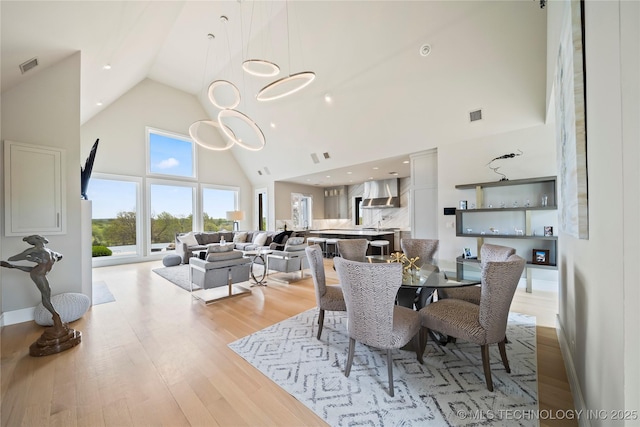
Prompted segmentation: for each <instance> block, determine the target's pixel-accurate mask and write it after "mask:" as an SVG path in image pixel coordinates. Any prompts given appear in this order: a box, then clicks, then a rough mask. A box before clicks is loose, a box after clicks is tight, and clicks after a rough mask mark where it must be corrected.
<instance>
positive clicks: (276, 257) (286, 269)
mask: <svg viewBox="0 0 640 427" xmlns="http://www.w3.org/2000/svg"><path fill="white" fill-rule="evenodd" d="M306 248H307V244H306V243H305V241H304V237H302V236H296V237H289V238H288V239H287V242H286V243H285V245H284V249H283V250H281V251H273V252H272V253H270V254H269V255H267V258H268V261H267V266H268V267H269V271H272V270H273V271H277V272H281V273H298V272H299V273H300V277H299V278H294V279H291V280H282V281H284V282H285V283H289V282H293V281H296V280H300V279H303V278H304V271H303V270H304V269H305V268H307V267H308V266H307V257H306V256H305V252H304V251H305V249H306ZM272 278H273V277H272ZM273 279H275V278H273ZM275 280H280V279H275Z"/></svg>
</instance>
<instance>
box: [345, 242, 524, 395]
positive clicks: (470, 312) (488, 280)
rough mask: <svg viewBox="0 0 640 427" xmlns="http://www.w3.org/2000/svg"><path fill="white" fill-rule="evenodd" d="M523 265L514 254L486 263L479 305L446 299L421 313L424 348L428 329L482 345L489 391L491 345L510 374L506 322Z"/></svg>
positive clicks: (490, 386)
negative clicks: (495, 348) (495, 345)
mask: <svg viewBox="0 0 640 427" xmlns="http://www.w3.org/2000/svg"><path fill="white" fill-rule="evenodd" d="M524 264H525V260H524V259H523V258H521V257H519V256H518V255H511V256H510V257H509V259H508V260H507V261H489V262H487V263H485V264H483V266H482V279H481V280H482V283H481V285H480V286H481V287H482V293H481V298H480V304H479V305H478V304H473V303H470V302H468V301H463V300H459V299H454V298H447V299H443V300H439V301H436V302H434V303H431V304H428V305H427V306H425V307H423V308H422V309H420V312H419V313H420V316H421V317H422V326H423V331H422V332H423V333H422V334H421V336H422V345H423V346H424V345H426V341H427V337H428V335H429V334H428V332H429V330H433V331H438V332H441V333H444V334H447V335H449V336H453V337H456V338H458V339H462V340H465V341H469V342H472V343H475V344H478V345H480V347H481V353H482V365H483V368H484V376H485V381H486V383H487V389H489V391H493V380H492V379H491V367H490V363H489V345H490V344H496V343H497V344H498V347H499V349H500V356H501V358H502V363H503V365H504V367H505V369H506V371H507V372H509V373H510V372H511V369H510V368H509V361H508V360H507V352H506V349H505V340H506V330H507V320H508V317H509V307H510V306H511V301H512V300H513V294H514V293H515V291H516V287H517V286H518V281H519V280H520V276H521V275H522V270H524ZM347 307H348V304H347ZM420 359H422V355H421V356H420Z"/></svg>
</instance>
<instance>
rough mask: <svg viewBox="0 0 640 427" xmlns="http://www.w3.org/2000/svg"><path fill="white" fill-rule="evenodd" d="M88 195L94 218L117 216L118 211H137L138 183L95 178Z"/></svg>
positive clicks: (90, 183)
mask: <svg viewBox="0 0 640 427" xmlns="http://www.w3.org/2000/svg"><path fill="white" fill-rule="evenodd" d="M87 190H88V191H87V196H88V197H89V200H91V209H92V214H91V216H92V217H93V218H94V219H108V218H115V217H116V216H117V215H118V212H136V183H135V182H128V181H114V180H110V179H96V178H93V179H91V181H90V182H89V187H88V189H87Z"/></svg>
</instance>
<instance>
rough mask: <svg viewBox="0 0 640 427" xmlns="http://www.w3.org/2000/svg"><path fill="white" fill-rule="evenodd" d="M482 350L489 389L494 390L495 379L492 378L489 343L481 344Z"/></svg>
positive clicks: (485, 376)
mask: <svg viewBox="0 0 640 427" xmlns="http://www.w3.org/2000/svg"><path fill="white" fill-rule="evenodd" d="M480 350H481V352H482V366H483V368H484V378H485V380H486V381H487V389H488V390H489V391H493V381H492V379H491V365H490V363H489V345H487V344H485V345H482V346H480Z"/></svg>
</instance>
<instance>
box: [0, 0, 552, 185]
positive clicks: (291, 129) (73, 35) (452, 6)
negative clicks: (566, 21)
mask: <svg viewBox="0 0 640 427" xmlns="http://www.w3.org/2000/svg"><path fill="white" fill-rule="evenodd" d="M0 7H1V10H0V12H1V20H2V21H1V24H2V27H1V31H2V34H1V35H2V40H1V43H2V44H1V49H2V51H1V53H2V58H1V61H2V62H1V67H2V68H1V73H2V74H1V75H2V79H1V82H2V92H5V91H6V90H9V89H10V88H12V87H14V86H15V85H18V84H20V83H21V82H22V81H24V80H25V79H28V78H30V76H32V75H35V74H36V73H38V72H41V71H42V70H43V69H46V67H48V66H50V65H52V64H54V63H56V62H57V61H59V60H61V59H63V58H65V57H67V56H69V55H71V54H73V53H74V52H77V51H81V52H82V62H81V63H82V70H81V75H82V81H81V123H84V122H86V121H87V120H90V119H91V117H93V116H94V115H96V114H99V113H100V111H102V110H103V109H105V108H107V107H108V106H109V104H110V103H112V102H113V101H114V100H116V99H117V98H119V97H120V96H122V95H123V94H124V93H126V92H127V91H128V90H129V89H131V88H132V87H133V86H135V85H136V84H138V83H139V82H141V81H142V80H143V79H145V78H149V79H153V80H155V81H158V82H160V83H163V84H166V85H169V86H172V87H175V88H177V89H180V90H183V91H185V92H188V93H193V94H194V95H195V96H197V97H198V98H199V99H200V100H201V103H202V105H203V107H204V109H205V110H206V111H207V113H208V114H209V116H210V117H211V118H213V119H214V120H215V118H216V116H217V112H218V110H217V109H215V108H214V107H213V106H212V105H211V104H210V103H209V102H208V100H207V99H206V96H205V91H206V88H207V86H208V84H209V83H210V82H211V81H212V80H214V79H217V78H225V79H228V80H232V81H233V82H234V83H236V85H237V86H238V87H239V88H240V90H241V92H242V93H243V101H242V103H241V104H240V106H239V107H238V109H239V110H241V111H243V112H244V113H245V114H247V115H248V116H250V117H251V118H252V119H253V120H255V121H256V123H258V124H259V125H260V127H261V128H262V130H263V132H264V134H265V136H266V138H267V145H266V147H265V149H263V150H262V151H260V152H252V151H246V150H243V149H240V148H235V147H234V148H233V150H234V155H235V156H236V158H237V159H238V162H239V163H240V165H241V166H242V167H243V169H244V170H245V172H246V173H247V175H248V176H249V178H250V179H251V180H252V182H253V183H254V184H256V185H257V184H260V183H262V182H266V180H273V179H276V180H289V181H294V182H300V183H306V184H311V185H322V186H329V185H340V184H349V183H350V181H353V182H361V181H363V180H366V179H368V178H370V177H373V178H375V179H383V178H388V177H389V176H390V175H389V173H390V172H398V173H399V175H398V176H400V177H402V176H408V174H409V167H408V165H407V164H403V163H402V161H404V160H407V159H408V155H409V154H410V153H413V152H419V151H423V150H426V149H430V148H433V147H437V146H439V145H442V144H450V143H456V142H459V141H463V140H469V139H474V138H480V137H484V136H487V135H492V134H497V133H503V132H509V131H512V130H515V129H521V128H526V127H530V126H535V125H537V124H540V123H542V122H544V117H545V114H544V112H545V107H544V103H545V93H546V92H545V87H546V86H545V85H546V81H545V73H546V62H545V61H546V37H545V34H546V12H545V11H544V10H543V9H540V7H539V5H538V2H536V1H532V0H510V1H481V0H473V1H340V2H336V1H290V2H282V1H280V2H266V1H264V2H250V1H242V2H238V1H235V0H229V1H180V2H171V1H147V2H144V1H140V2H133V1H66V2H64V1H63V2H58V1H6V0H3V1H2V2H1V3H0ZM221 15H225V16H227V17H228V18H229V21H228V23H227V24H226V25H225V24H223V23H222V22H221V20H220V16H221ZM208 33H212V34H214V35H215V39H213V40H210V39H209V38H208V37H207V34H208ZM426 43H428V44H430V45H431V47H432V51H431V53H430V54H429V56H426V57H423V56H421V55H420V54H419V50H420V47H421V46H422V45H424V44H426ZM34 57H37V58H38V61H39V63H40V65H39V66H38V67H37V68H35V69H34V70H32V71H30V72H28V73H26V74H25V75H21V74H20V71H19V69H18V65H19V64H21V63H22V62H24V61H27V60H29V59H31V58H34ZM249 57H263V58H264V59H268V60H271V61H273V62H276V63H278V64H279V65H280V66H281V69H282V72H281V75H280V76H282V75H284V74H288V73H295V72H299V71H306V70H313V71H314V72H315V73H316V75H317V78H316V80H315V81H314V82H313V83H312V84H311V85H310V86H309V87H307V88H305V89H304V90H302V91H300V92H298V93H296V94H294V95H291V96H289V97H287V98H284V99H281V100H277V101H271V102H268V103H260V104H258V102H257V101H255V99H254V96H255V93H256V92H257V91H258V90H259V89H260V88H261V87H263V86H264V85H266V84H267V83H269V82H270V80H269V79H266V78H258V77H253V76H249V75H246V74H243V72H242V71H241V68H240V64H241V62H242V60H243V59H248V58H249ZM229 58H231V61H229ZM105 64H110V65H111V66H112V68H111V70H108V71H107V70H104V69H103V66H104V65H105ZM326 94H330V95H331V97H332V103H330V104H329V103H327V102H325V100H324V98H325V95H326ZM98 102H102V105H101V106H98V105H97V103H98ZM478 108H482V110H483V117H484V118H483V120H482V121H480V122H475V123H470V122H469V112H470V111H472V110H475V109H478ZM271 123H273V124H274V125H275V128H272V127H271ZM183 132H184V133H185V134H186V133H187V129H184V131H183ZM325 152H328V153H329V155H330V158H329V159H325V158H324V156H323V153H325ZM312 154H315V155H317V156H318V158H319V159H320V160H319V162H318V163H314V162H313V160H312V158H311V155H312ZM482 160H484V159H482ZM357 165H360V166H359V167H357ZM265 167H266V168H267V170H268V172H269V173H268V174H267V173H266V172H265V169H264V168H265ZM374 167H378V169H374ZM258 171H260V172H262V173H263V174H262V175H259V174H258ZM347 172H352V174H347ZM328 175H329V176H331V178H327V176H328Z"/></svg>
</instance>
